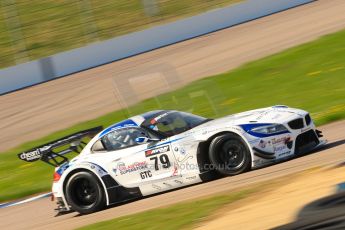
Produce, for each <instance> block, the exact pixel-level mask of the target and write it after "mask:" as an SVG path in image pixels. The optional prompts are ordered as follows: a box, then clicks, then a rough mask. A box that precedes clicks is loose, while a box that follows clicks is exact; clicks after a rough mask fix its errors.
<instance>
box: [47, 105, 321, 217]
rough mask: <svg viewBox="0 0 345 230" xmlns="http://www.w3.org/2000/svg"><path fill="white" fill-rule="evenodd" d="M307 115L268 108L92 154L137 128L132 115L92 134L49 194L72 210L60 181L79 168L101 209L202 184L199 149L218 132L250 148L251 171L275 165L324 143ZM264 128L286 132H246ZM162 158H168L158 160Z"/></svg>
mask: <svg viewBox="0 0 345 230" xmlns="http://www.w3.org/2000/svg"><path fill="white" fill-rule="evenodd" d="M169 112H171V111H154V112H151V113H149V114H150V116H151V117H150V119H152V116H154V115H155V113H156V114H157V115H158V118H157V117H156V119H159V116H164V113H169ZM307 116H309V115H308V112H306V111H303V110H300V109H293V108H288V107H286V106H273V107H268V108H263V109H257V110H252V111H248V112H243V113H238V114H234V115H230V116H226V117H222V118H219V119H214V120H210V121H208V122H206V123H204V124H201V125H199V126H196V127H194V128H192V129H190V130H187V131H185V132H182V133H179V134H177V135H173V136H171V137H168V138H165V139H162V140H157V141H153V142H147V143H142V144H138V145H134V146H132V147H128V148H123V149H119V150H115V151H96V152H95V151H93V150H92V148H93V146H94V145H95V143H96V142H97V141H98V140H100V139H101V138H103V137H104V136H105V135H107V134H108V133H111V132H114V131H115V130H119V129H126V128H129V127H130V128H139V127H140V126H141V125H142V123H143V122H144V121H145V119H147V118H145V114H144V115H142V116H141V115H139V116H135V117H132V118H129V119H128V120H125V121H123V122H120V123H117V124H115V125H113V126H111V127H109V128H107V129H105V130H104V131H102V132H100V133H99V134H97V135H96V136H95V137H94V138H93V139H92V140H91V141H90V142H89V143H88V144H87V145H86V146H85V148H84V149H83V150H82V152H81V153H80V155H78V156H77V157H75V158H74V159H72V160H71V161H70V162H69V163H68V164H66V165H63V166H61V167H60V168H58V169H57V173H59V175H60V176H61V177H60V178H59V180H58V181H55V182H54V183H53V187H52V192H53V195H54V197H55V198H57V199H58V204H59V209H60V210H63V211H64V210H65V211H66V210H67V211H68V210H70V208H71V207H70V205H69V204H68V202H67V200H66V198H65V191H64V189H65V188H64V186H65V182H66V180H67V179H68V178H69V177H70V176H71V175H72V174H73V173H75V172H77V171H80V170H86V171H89V172H91V173H92V174H94V175H95V176H96V177H97V178H98V180H99V181H100V182H101V184H102V187H103V190H104V192H105V196H106V205H111V204H114V203H118V202H122V201H125V200H128V199H132V198H135V197H140V196H147V195H151V194H155V193H160V192H163V191H166V190H171V189H175V188H179V187H182V186H187V185H191V184H195V183H200V182H203V181H206V180H207V175H208V174H209V172H210V171H211V169H212V167H211V166H212V165H209V168H207V167H204V166H205V165H203V167H200V166H201V165H202V164H205V161H204V160H203V159H204V158H205V156H204V155H205V154H206V155H207V153H205V151H206V152H207V149H206V150H205V149H203V150H202V149H201V145H202V143H208V142H209V141H210V140H212V138H214V137H215V136H217V135H219V134H222V133H233V134H236V135H238V136H240V137H241V138H242V139H243V141H244V142H245V143H246V145H247V146H248V148H249V150H250V156H251V168H252V169H253V168H258V167H262V166H265V165H268V164H272V163H275V162H279V161H282V160H284V159H287V158H291V157H293V156H294V155H295V154H296V151H299V152H300V153H301V152H302V151H301V149H303V152H306V151H311V150H314V149H316V148H318V147H319V146H321V145H323V144H324V143H325V141H324V140H322V139H320V138H319V137H320V136H321V135H320V132H319V131H317V130H316V128H315V125H314V123H313V121H312V120H310V121H309V119H308V118H307ZM309 118H310V117H309ZM296 119H302V122H303V127H299V128H295V129H292V128H291V127H290V125H289V124H288V123H289V122H291V121H294V120H296ZM306 119H307V120H306ZM299 122H301V120H299ZM297 123H298V122H297ZM268 124H281V125H283V126H284V127H285V128H286V130H285V131H283V132H278V133H275V134H273V135H272V134H267V135H264V134H258V133H253V132H252V131H251V130H252V129H253V128H255V127H264V126H265V125H268ZM299 125H301V123H299ZM313 136H314V137H313ZM299 137H300V138H299ZM313 138H314V139H313ZM297 139H299V140H298V141H297ZM297 142H298V143H297ZM309 142H310V143H309ZM311 142H313V143H311ZM296 143H297V144H298V145H300V146H296ZM308 145H309V146H308ZM302 147H303V148H302ZM163 154H164V155H166V156H167V157H168V159H165V157H161V156H162V155H163ZM160 158H161V159H160ZM159 160H161V162H160V163H162V165H159V166H160V167H159V169H158V170H156V168H155V167H156V166H157V165H156V164H155V162H154V161H159ZM168 163H169V164H168ZM164 164H165V165H164ZM162 166H163V167H162ZM208 169H209V170H208Z"/></svg>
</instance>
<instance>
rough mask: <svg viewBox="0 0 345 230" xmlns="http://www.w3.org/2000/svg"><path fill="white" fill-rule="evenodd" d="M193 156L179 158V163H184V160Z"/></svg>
mask: <svg viewBox="0 0 345 230" xmlns="http://www.w3.org/2000/svg"><path fill="white" fill-rule="evenodd" d="M192 158H193V156H186V157H184V158H182V159H177V161H178V162H179V163H182V162H184V161H187V160H189V159H192Z"/></svg>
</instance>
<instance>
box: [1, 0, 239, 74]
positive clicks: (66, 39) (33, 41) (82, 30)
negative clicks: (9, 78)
mask: <svg viewBox="0 0 345 230" xmlns="http://www.w3.org/2000/svg"><path fill="white" fill-rule="evenodd" d="M239 1H242V0H212V1H209V0H131V1H128V0H116V1H112V0H103V1H99V0H84V1H56V0H45V1H41V0H31V1H25V0H17V1H15V3H12V2H8V3H6V2H4V1H2V2H3V3H2V4H1V5H0V10H1V11H2V15H1V16H3V18H1V17H0V19H1V20H0V53H1V62H0V68H3V67H6V66H10V65H14V64H16V60H15V59H16V56H24V57H26V60H35V59H38V58H42V57H46V56H49V55H53V54H55V53H58V52H62V51H66V50H70V49H73V48H78V47H82V46H85V45H87V44H89V43H93V42H98V41H102V40H105V39H110V38H113V37H116V36H119V35H123V34H127V33H130V32H134V31H138V30H142V29H146V28H148V27H152V26H154V25H158V24H163V23H167V22H170V21H174V20H177V19H179V18H184V17H188V16H191V15H195V14H198V13H201V12H205V11H208V10H211V9H215V8H218V7H223V6H226V5H230V4H233V3H237V2H239ZM145 2H146V5H148V6H149V5H152V7H151V8H152V10H151V13H145V9H149V8H145V7H144V3H145ZM146 11H147V10H146ZM12 15H18V16H12Z"/></svg>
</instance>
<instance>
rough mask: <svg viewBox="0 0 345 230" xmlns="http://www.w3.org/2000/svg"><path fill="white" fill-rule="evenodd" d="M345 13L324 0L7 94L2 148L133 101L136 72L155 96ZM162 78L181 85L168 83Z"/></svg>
mask: <svg viewBox="0 0 345 230" xmlns="http://www.w3.org/2000/svg"><path fill="white" fill-rule="evenodd" d="M344 12H345V1H344V0H332V1H329V0H320V1H316V2H314V3H311V4H307V5H304V6H301V7H297V8H294V9H291V10H288V11H285V12H281V13H278V14H275V15H271V16H268V17H265V18H262V19H259V20H255V21H252V22H249V23H245V24H242V25H239V26H236V27H233V28H229V29H226V30H222V31H218V32H216V33H212V34H209V35H206V36H203V37H199V38H196V39H192V40H189V41H185V42H182V43H179V44H175V45H172V46H169V47H165V48H162V49H158V50H155V51H153V52H149V53H146V54H143V55H139V56H135V57H132V58H128V59H125V60H122V61H118V62H114V63H111V64H108V65H104V66H101V67H98V68H94V69H91V70H88V71H84V72H81V73H77V74H74V75H72V76H70V77H66V78H62V79H59V80H55V81H51V82H48V83H45V84H41V85H37V86H34V87H31V88H28V89H25V90H21V91H18V92H14V93H11V94H8V95H4V96H1V97H0V111H1V113H0V129H1V132H0V143H1V145H0V151H4V150H6V149H10V148H12V147H14V146H16V145H18V144H21V143H23V142H26V141H29V140H33V139H37V138H40V137H42V136H45V135H47V134H49V133H51V132H53V131H57V130H61V129H64V128H67V127H69V126H71V125H73V124H76V123H79V122H82V121H86V120H90V119H93V118H96V117H98V116H100V115H103V114H106V113H108V112H110V111H114V110H116V109H119V108H121V107H124V106H126V105H125V104H124V101H123V100H122V101H121V97H119V96H118V95H117V96H115V95H116V93H117V91H116V87H117V88H120V89H121V88H124V86H123V85H121V82H122V80H121V79H128V78H133V77H135V79H132V83H133V85H134V84H135V87H133V90H134V91H135V93H131V95H135V94H137V98H142V99H143V98H147V97H152V96H154V95H157V94H160V93H162V92H164V91H168V90H171V89H173V88H176V87H178V86H181V85H184V84H186V83H189V82H191V81H193V80H197V79H200V78H203V77H206V76H210V75H213V74H218V73H222V72H224V71H228V70H230V69H233V68H235V67H238V66H239V65H241V64H243V63H246V62H248V61H251V60H255V59H258V58H261V57H264V56H267V55H270V54H273V53H276V52H278V51H281V50H284V49H286V48H289V47H292V46H295V45H297V44H301V43H304V42H308V41H310V40H313V39H316V38H318V37H319V36H321V35H324V34H328V33H331V32H334V31H337V30H340V29H342V28H345V13H344ZM161 75H164V76H167V77H168V78H169V79H174V80H175V82H173V83H170V84H168V86H167V85H161V84H159V83H157V82H163V81H162V80H161V78H160V77H161ZM178 78H179V79H180V80H177V79H178ZM157 79H158V81H157ZM115 80H116V81H115ZM115 82H116V84H117V86H116V87H115V84H114V83H115ZM131 95H122V97H125V98H126V103H128V102H129V103H135V102H136V99H135V98H131V97H130V96H131Z"/></svg>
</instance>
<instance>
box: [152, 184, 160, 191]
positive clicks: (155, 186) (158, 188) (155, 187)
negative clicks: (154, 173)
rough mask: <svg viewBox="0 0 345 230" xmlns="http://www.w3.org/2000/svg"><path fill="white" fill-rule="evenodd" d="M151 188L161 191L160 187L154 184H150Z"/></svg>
mask: <svg viewBox="0 0 345 230" xmlns="http://www.w3.org/2000/svg"><path fill="white" fill-rule="evenodd" d="M152 188H154V189H157V190H162V187H160V186H158V185H156V184H152Z"/></svg>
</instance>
